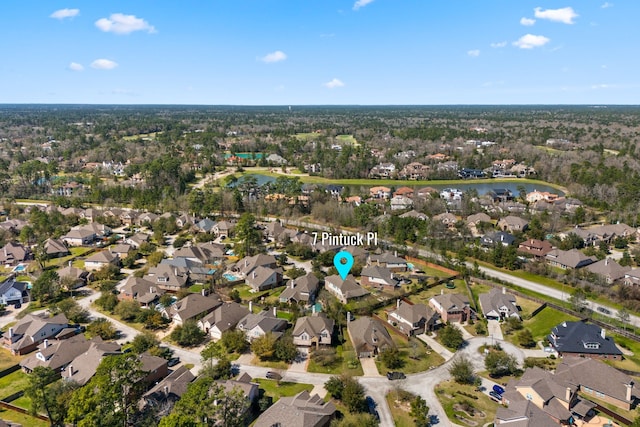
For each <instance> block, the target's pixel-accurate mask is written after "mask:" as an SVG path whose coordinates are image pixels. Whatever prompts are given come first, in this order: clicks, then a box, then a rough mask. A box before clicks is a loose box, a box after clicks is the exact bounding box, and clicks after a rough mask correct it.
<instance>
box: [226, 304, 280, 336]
mask: <svg viewBox="0 0 640 427" xmlns="http://www.w3.org/2000/svg"><path fill="white" fill-rule="evenodd" d="M249 311H251V306H249ZM287 325H288V323H287V321H286V320H284V319H279V318H278V317H277V310H276V308H275V307H273V311H270V310H263V311H261V312H259V313H251V312H250V313H249V314H247V315H246V316H245V317H243V318H242V319H240V321H239V322H238V325H237V328H238V329H240V330H241V331H243V332H244V333H245V335H246V336H247V340H249V341H250V342H251V341H253V340H254V339H256V338H259V337H261V336H263V335H265V334H267V333H272V334H274V335H275V336H276V337H278V338H279V337H280V336H282V334H283V333H284V330H285V329H286V328H287Z"/></svg>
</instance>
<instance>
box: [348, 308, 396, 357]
mask: <svg viewBox="0 0 640 427" xmlns="http://www.w3.org/2000/svg"><path fill="white" fill-rule="evenodd" d="M347 331H348V332H349V337H350V338H351V343H352V344H353V348H354V349H355V351H356V355H357V356H358V357H374V356H376V355H377V354H378V353H380V352H381V351H382V350H384V349H386V348H393V347H395V346H396V345H395V343H394V342H393V339H392V338H391V335H389V331H387V328H385V327H384V325H383V324H382V322H380V321H379V320H377V319H374V318H372V317H366V316H362V317H359V318H358V319H356V320H350V321H348V322H347Z"/></svg>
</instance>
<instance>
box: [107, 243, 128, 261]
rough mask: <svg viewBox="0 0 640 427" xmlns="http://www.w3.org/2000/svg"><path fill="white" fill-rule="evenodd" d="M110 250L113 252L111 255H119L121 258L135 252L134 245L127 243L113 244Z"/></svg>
mask: <svg viewBox="0 0 640 427" xmlns="http://www.w3.org/2000/svg"><path fill="white" fill-rule="evenodd" d="M109 252H111V255H113V256H115V257H118V258H119V259H124V258H126V257H127V256H128V255H129V254H130V253H131V252H133V247H132V246H131V245H128V244H126V243H121V244H119V245H113V246H111V247H110V248H109Z"/></svg>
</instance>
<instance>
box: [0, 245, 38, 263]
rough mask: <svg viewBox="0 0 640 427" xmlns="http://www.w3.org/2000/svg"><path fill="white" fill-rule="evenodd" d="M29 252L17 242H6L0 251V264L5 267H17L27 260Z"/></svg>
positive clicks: (29, 255)
mask: <svg viewBox="0 0 640 427" xmlns="http://www.w3.org/2000/svg"><path fill="white" fill-rule="evenodd" d="M30 257H31V251H30V250H29V249H28V248H25V247H24V246H22V245H21V244H20V243H18V242H7V244H6V245H4V246H3V247H2V248H1V249H0V264H2V265H7V266H14V265H18V264H20V263H21V262H24V261H27V260H29V259H30Z"/></svg>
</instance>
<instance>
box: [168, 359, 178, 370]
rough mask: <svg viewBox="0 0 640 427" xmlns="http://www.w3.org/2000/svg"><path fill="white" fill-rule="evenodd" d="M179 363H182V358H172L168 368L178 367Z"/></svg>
mask: <svg viewBox="0 0 640 427" xmlns="http://www.w3.org/2000/svg"><path fill="white" fill-rule="evenodd" d="M178 363H180V358H179V357H172V358H171V359H169V361H168V362H167V366H168V367H170V368H171V367H173V366H176V365H177V364H178Z"/></svg>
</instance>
